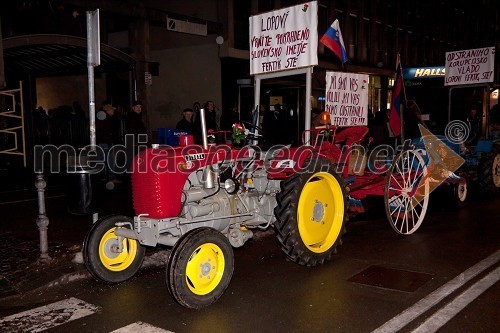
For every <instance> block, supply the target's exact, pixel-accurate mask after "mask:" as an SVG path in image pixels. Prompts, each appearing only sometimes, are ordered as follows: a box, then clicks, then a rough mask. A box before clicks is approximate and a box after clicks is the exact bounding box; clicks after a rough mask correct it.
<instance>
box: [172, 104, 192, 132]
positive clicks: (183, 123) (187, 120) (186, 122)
mask: <svg viewBox="0 0 500 333" xmlns="http://www.w3.org/2000/svg"><path fill="white" fill-rule="evenodd" d="M193 114H194V112H193V109H191V108H186V109H184V111H182V119H181V120H180V121H179V122H178V123H177V126H175V128H177V129H179V130H183V131H189V132H190V133H192V134H193V135H194V132H195V124H194V119H193Z"/></svg>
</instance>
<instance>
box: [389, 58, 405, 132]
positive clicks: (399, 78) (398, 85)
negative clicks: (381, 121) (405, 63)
mask: <svg viewBox="0 0 500 333" xmlns="http://www.w3.org/2000/svg"><path fill="white" fill-rule="evenodd" d="M402 74H403V71H402V69H401V62H400V61H399V56H398V62H397V65H396V79H395V80H394V87H393V88H392V102H391V113H390V115H389V125H390V126H391V131H392V133H394V136H399V135H401V95H402V94H403V75H402Z"/></svg>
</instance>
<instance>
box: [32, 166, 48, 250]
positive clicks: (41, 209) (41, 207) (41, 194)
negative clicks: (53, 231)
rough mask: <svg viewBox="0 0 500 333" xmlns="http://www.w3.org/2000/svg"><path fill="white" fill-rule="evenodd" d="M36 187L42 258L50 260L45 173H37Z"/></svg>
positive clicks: (37, 220)
mask: <svg viewBox="0 0 500 333" xmlns="http://www.w3.org/2000/svg"><path fill="white" fill-rule="evenodd" d="M35 187H36V189H37V192H38V217H37V219H36V225H37V226H38V230H39V232H40V260H49V259H50V257H49V241H48V239H47V229H48V226H49V218H48V217H47V215H46V211H45V187H47V182H45V180H44V179H43V173H41V172H38V173H37V175H36V181H35Z"/></svg>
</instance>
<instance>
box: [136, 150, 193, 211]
mask: <svg viewBox="0 0 500 333" xmlns="http://www.w3.org/2000/svg"><path fill="white" fill-rule="evenodd" d="M133 165H134V169H133V170H132V190H133V201H134V210H135V213H136V215H139V214H148V215H149V217H152V218H157V219H159V218H167V217H174V216H178V215H179V213H180V210H181V194H182V189H183V187H184V184H185V183H186V180H187V178H188V176H189V174H190V173H191V172H190V171H189V170H187V168H186V165H187V163H186V159H185V158H184V156H183V154H182V148H172V147H160V148H149V149H147V150H145V151H143V152H141V153H139V154H138V155H137V156H136V157H135V159H134V163H133Z"/></svg>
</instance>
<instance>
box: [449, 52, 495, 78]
mask: <svg viewBox="0 0 500 333" xmlns="http://www.w3.org/2000/svg"><path fill="white" fill-rule="evenodd" d="M494 69H495V47H484V48H480V49H472V50H462V51H453V52H446V64H445V77H444V85H445V86H455V85H463V84H477V83H484V82H493V76H494Z"/></svg>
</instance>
